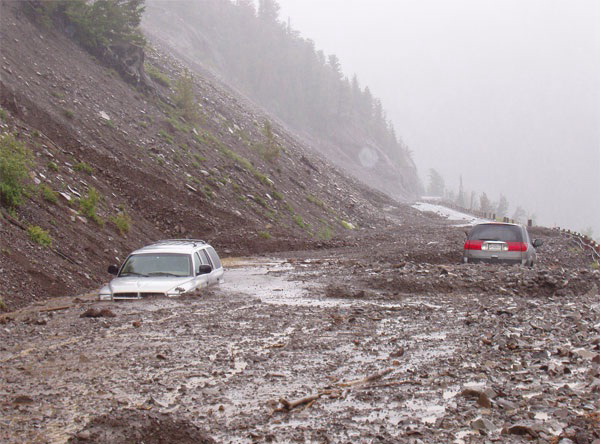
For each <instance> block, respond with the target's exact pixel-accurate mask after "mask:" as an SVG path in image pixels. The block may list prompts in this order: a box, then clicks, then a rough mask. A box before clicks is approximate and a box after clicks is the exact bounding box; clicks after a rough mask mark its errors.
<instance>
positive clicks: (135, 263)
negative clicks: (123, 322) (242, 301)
mask: <svg viewBox="0 0 601 444" xmlns="http://www.w3.org/2000/svg"><path fill="white" fill-rule="evenodd" d="M108 272H109V273H110V274H113V275H115V276H117V277H116V278H114V279H113V280H112V281H111V282H110V283H109V284H108V285H106V286H104V287H102V288H101V289H100V292H99V294H98V299H100V300H101V301H114V300H121V299H142V298H144V297H148V296H169V297H173V296H179V295H182V294H185V293H190V292H194V291H196V290H198V289H200V288H203V287H208V286H209V285H214V284H218V283H221V282H222V281H223V267H222V265H221V260H220V259H219V256H218V255H217V252H216V251H215V249H214V248H213V247H211V246H210V245H209V244H207V243H206V242H204V241H202V240H197V239H168V240H162V241H158V242H155V243H154V244H151V245H148V246H146V247H143V248H140V249H139V250H136V251H134V252H133V253H131V254H130V255H129V256H128V258H127V259H126V260H125V262H124V263H123V265H122V266H121V268H119V267H117V266H116V265H111V266H110V267H108Z"/></svg>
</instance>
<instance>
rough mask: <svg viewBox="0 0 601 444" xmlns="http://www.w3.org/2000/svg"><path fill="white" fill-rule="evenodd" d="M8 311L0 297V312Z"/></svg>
mask: <svg viewBox="0 0 601 444" xmlns="http://www.w3.org/2000/svg"><path fill="white" fill-rule="evenodd" d="M7 309H8V307H7V306H6V303H5V302H4V299H2V298H1V297H0V310H1V311H6V310H7Z"/></svg>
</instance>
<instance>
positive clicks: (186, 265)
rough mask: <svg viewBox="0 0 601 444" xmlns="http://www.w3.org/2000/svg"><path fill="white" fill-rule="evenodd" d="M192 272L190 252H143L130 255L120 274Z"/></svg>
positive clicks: (185, 273)
mask: <svg viewBox="0 0 601 444" xmlns="http://www.w3.org/2000/svg"><path fill="white" fill-rule="evenodd" d="M191 272H192V264H191V258H190V255H189V254H177V253H142V254H133V255H131V256H130V257H128V258H127V261H126V262H125V264H124V265H123V268H122V269H121V273H120V274H119V276H128V275H144V276H160V275H166V276H171V275H172V276H190V275H191Z"/></svg>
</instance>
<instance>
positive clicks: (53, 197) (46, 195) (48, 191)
mask: <svg viewBox="0 0 601 444" xmlns="http://www.w3.org/2000/svg"><path fill="white" fill-rule="evenodd" d="M40 193H41V194H42V198H43V199H44V200H45V201H46V202H50V203H53V204H56V203H58V193H57V192H56V191H54V190H53V189H52V188H50V186H48V185H46V184H45V183H43V184H41V185H40Z"/></svg>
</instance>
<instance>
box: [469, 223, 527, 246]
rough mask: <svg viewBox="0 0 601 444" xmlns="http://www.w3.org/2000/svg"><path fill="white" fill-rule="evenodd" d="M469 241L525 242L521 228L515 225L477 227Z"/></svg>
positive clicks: (470, 235)
mask: <svg viewBox="0 0 601 444" xmlns="http://www.w3.org/2000/svg"><path fill="white" fill-rule="evenodd" d="M468 239H469V240H481V241H489V240H491V241H503V242H523V239H522V231H521V230H520V227H518V226H514V225H494V224H484V225H477V226H476V227H474V229H473V230H472V231H471V232H470V234H469V236H468Z"/></svg>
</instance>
